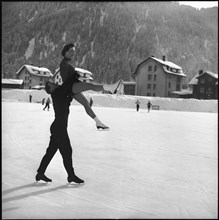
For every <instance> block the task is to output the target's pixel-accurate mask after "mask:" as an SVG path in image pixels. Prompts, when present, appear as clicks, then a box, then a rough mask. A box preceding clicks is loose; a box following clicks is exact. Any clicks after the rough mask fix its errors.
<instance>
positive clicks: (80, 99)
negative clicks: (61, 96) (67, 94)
mask: <svg viewBox="0 0 219 220" xmlns="http://www.w3.org/2000/svg"><path fill="white" fill-rule="evenodd" d="M73 98H74V99H75V100H76V101H78V102H79V103H80V104H81V105H83V106H84V108H85V111H86V112H87V114H88V115H89V116H90V117H91V118H93V119H94V118H95V117H96V115H95V113H94V112H93V110H92V108H91V107H90V105H89V102H88V101H87V99H86V98H85V96H84V95H83V94H82V93H77V94H75V95H74V97H73Z"/></svg>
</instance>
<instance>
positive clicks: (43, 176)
mask: <svg viewBox="0 0 219 220" xmlns="http://www.w3.org/2000/svg"><path fill="white" fill-rule="evenodd" d="M35 179H36V181H37V182H38V181H40V180H43V181H45V182H52V180H51V179H49V178H48V177H46V176H45V175H44V174H40V173H37V175H36V177H35Z"/></svg>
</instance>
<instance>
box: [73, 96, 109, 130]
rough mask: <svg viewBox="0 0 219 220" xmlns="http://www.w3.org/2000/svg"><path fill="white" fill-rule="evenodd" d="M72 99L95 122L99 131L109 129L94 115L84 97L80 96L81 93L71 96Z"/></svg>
mask: <svg viewBox="0 0 219 220" xmlns="http://www.w3.org/2000/svg"><path fill="white" fill-rule="evenodd" d="M73 98H74V99H75V100H76V101H77V102H79V103H80V104H81V105H83V106H84V108H85V111H86V113H87V114H88V115H89V116H90V117H91V118H92V119H94V120H95V122H96V126H97V128H98V129H99V128H101V129H104V130H105V129H109V127H107V126H106V125H104V124H103V123H102V122H101V121H100V120H99V119H98V117H97V116H96V115H95V113H94V111H93V110H92V108H91V107H90V105H89V102H88V101H87V99H86V97H85V96H84V95H83V94H82V93H77V94H75V95H74V96H73Z"/></svg>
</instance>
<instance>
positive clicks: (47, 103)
mask: <svg viewBox="0 0 219 220" xmlns="http://www.w3.org/2000/svg"><path fill="white" fill-rule="evenodd" d="M50 103H51V102H50V98H48V99H47V100H46V105H45V107H44V108H43V111H45V109H46V108H47V110H48V111H49V108H50V106H49V105H50Z"/></svg>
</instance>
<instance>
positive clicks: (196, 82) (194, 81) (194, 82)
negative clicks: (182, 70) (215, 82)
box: [188, 71, 218, 85]
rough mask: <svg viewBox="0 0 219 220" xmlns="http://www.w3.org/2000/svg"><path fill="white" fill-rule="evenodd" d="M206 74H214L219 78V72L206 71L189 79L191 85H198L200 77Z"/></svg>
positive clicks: (213, 75) (214, 76)
mask: <svg viewBox="0 0 219 220" xmlns="http://www.w3.org/2000/svg"><path fill="white" fill-rule="evenodd" d="M204 74H208V75H210V76H212V77H213V78H215V79H218V74H215V73H212V72H210V71H205V72H203V73H202V74H200V75H199V73H197V74H196V75H195V76H194V77H193V78H192V79H191V80H190V81H189V83H188V84H189V85H198V78H199V77H200V76H203V75H204Z"/></svg>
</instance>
